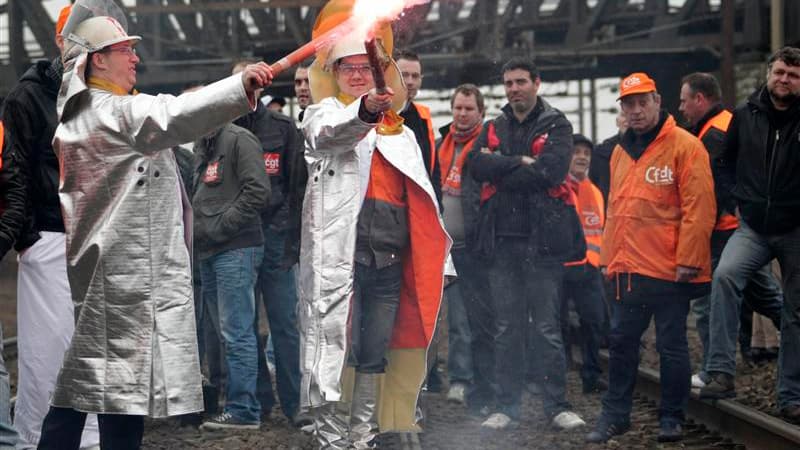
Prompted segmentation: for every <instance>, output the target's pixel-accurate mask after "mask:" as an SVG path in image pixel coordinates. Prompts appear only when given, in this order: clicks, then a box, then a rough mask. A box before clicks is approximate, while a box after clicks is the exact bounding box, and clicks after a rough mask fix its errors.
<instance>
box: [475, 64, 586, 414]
mask: <svg viewBox="0 0 800 450" xmlns="http://www.w3.org/2000/svg"><path fill="white" fill-rule="evenodd" d="M502 72H503V84H504V86H505V92H506V97H507V98H508V104H507V105H505V106H504V107H503V113H502V114H501V115H500V116H499V117H497V118H495V119H493V120H491V121H489V122H488V123H487V124H486V125H485V126H484V129H483V132H482V133H481V135H480V137H478V140H477V142H475V144H474V145H473V149H472V151H471V152H470V155H469V161H468V164H469V172H470V174H471V175H472V177H473V178H474V179H475V180H476V181H478V182H479V183H484V187H483V188H482V192H481V195H480V199H481V202H482V204H481V209H480V214H479V217H478V227H479V228H478V230H477V231H476V233H477V234H478V236H477V237H476V251H478V252H480V253H479V254H481V256H482V257H483V258H485V259H486V260H487V261H489V264H488V266H489V267H488V268H487V270H488V278H489V286H490V289H491V293H492V301H493V302H494V303H493V304H494V309H495V312H496V316H495V320H494V325H495V327H496V328H495V330H496V332H495V338H494V344H495V381H496V384H497V386H498V390H497V393H496V405H495V409H494V410H493V411H491V413H492V414H491V415H490V416H489V417H488V418H487V419H486V420H485V421H484V422H483V424H482V425H481V426H483V427H485V428H490V429H504V428H507V427H508V426H510V425H512V423H513V422H516V421H518V420H520V413H521V411H520V402H521V400H520V399H521V397H522V386H523V382H524V379H525V377H524V375H523V372H524V370H523V369H524V367H525V357H524V356H523V355H524V354H525V352H524V347H525V336H526V333H527V332H528V330H529V329H530V332H531V333H533V345H534V346H535V347H536V348H537V353H536V355H537V357H538V360H537V361H536V363H537V364H538V365H539V366H540V367H542V368H543V369H542V370H541V371H540V376H539V378H538V379H537V380H536V381H537V382H538V383H539V384H541V385H542V386H543V388H544V395H543V402H542V406H543V407H544V413H545V415H546V416H547V417H548V418H549V419H550V421H551V422H552V424H553V426H554V427H557V428H560V429H565V430H569V429H573V428H576V427H579V426H583V425H584V424H585V423H584V421H583V419H581V418H580V416H578V415H577V414H575V413H574V412H572V411H571V406H570V404H569V402H567V399H566V384H567V383H566V372H567V367H566V361H565V359H564V343H563V341H562V340H561V326H560V320H559V312H560V304H561V301H560V298H559V291H560V289H561V282H562V277H563V271H564V268H563V264H564V263H565V262H567V261H574V260H576V259H580V258H582V257H583V254H584V253H585V248H586V245H585V242H584V240H583V233H582V232H581V229H580V223H579V221H578V215H577V213H576V212H575V208H574V206H573V205H572V204H571V203H573V202H572V195H571V192H570V190H569V187H568V186H567V184H566V177H567V172H568V169H569V162H570V157H571V155H572V124H570V122H569V120H567V118H566V117H565V116H564V114H563V113H562V112H561V111H558V110H557V109H555V108H553V107H552V106H550V104H548V103H547V102H546V101H545V100H544V99H542V98H541V97H539V95H538V92H539V86H540V85H541V79H540V78H539V72H538V70H537V69H536V66H535V65H534V64H533V63H532V62H531V61H529V60H527V59H522V58H514V59H511V60H510V61H509V62H507V63H506V64H505V65H504V66H503V70H502ZM529 317H531V318H532V319H533V323H532V324H530V325H529V323H528V318H529ZM531 326H532V328H531ZM492 403H493V402H492V401H491V399H490V400H489V402H488V404H489V405H491V404H492ZM490 407H491V406H490Z"/></svg>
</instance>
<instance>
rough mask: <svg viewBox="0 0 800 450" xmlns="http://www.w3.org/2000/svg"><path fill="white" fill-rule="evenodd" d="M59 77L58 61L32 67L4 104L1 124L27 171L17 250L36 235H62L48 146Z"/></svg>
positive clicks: (52, 157) (54, 164) (55, 122)
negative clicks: (46, 233)
mask: <svg viewBox="0 0 800 450" xmlns="http://www.w3.org/2000/svg"><path fill="white" fill-rule="evenodd" d="M61 73H62V68H61V60H60V59H56V60H54V61H53V62H50V61H39V62H37V63H36V64H34V65H33V66H32V67H31V68H30V69H28V71H27V72H25V74H24V75H23V76H22V78H20V81H19V84H18V85H17V86H16V87H15V88H14V89H13V90H12V91H11V92H10V93H9V94H8V97H6V103H5V105H4V110H3V122H4V124H5V126H6V129H7V130H8V132H9V137H10V139H11V142H12V145H13V147H14V153H15V154H16V155H17V157H18V158H19V159H20V164H22V165H24V166H25V167H26V168H27V171H26V172H27V173H26V174H25V179H24V183H25V184H26V189H27V195H28V201H27V203H26V205H27V206H26V221H25V222H26V223H25V227H24V229H23V231H22V233H21V234H20V237H19V239H18V240H17V244H16V246H15V247H16V248H17V250H24V249H26V248H28V247H30V246H31V245H33V244H34V242H36V241H37V240H38V239H39V232H40V231H55V232H61V233H63V232H64V220H63V219H62V217H61V204H60V202H59V198H58V159H56V155H55V153H54V152H53V146H52V141H53V135H54V134H55V131H56V126H58V115H57V113H56V98H57V97H58V89H59V87H60V86H61Z"/></svg>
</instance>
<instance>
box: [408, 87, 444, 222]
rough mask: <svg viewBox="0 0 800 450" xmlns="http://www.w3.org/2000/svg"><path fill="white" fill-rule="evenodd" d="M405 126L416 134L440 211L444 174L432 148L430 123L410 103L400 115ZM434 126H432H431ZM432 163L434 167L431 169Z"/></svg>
mask: <svg viewBox="0 0 800 450" xmlns="http://www.w3.org/2000/svg"><path fill="white" fill-rule="evenodd" d="M400 117H402V118H403V124H404V125H405V126H407V127H408V128H410V129H411V131H413V132H414V136H416V138H417V143H418V144H419V149H420V151H421V152H422V161H423V162H424V163H425V170H426V171H427V172H428V175H429V177H430V179H431V183H432V184H433V192H434V193H436V200H437V201H438V202H439V210H440V211H441V209H442V206H441V205H442V172H441V168H440V167H439V157H438V154H437V153H436V149H435V148H431V137H430V136H431V135H430V132H432V131H433V130H428V126H429V124H428V121H426V120H425V119H423V118H422V116H421V115H420V114H419V110H417V106H416V104H415V103H414V102H409V104H408V107H407V108H406V109H405V110H404V111H403V112H401V113H400ZM430 125H431V126H432V124H430ZM431 162H432V163H433V167H431Z"/></svg>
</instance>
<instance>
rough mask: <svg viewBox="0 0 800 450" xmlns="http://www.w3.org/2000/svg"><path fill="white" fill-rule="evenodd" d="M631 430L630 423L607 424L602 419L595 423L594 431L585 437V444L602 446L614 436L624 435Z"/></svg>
mask: <svg viewBox="0 0 800 450" xmlns="http://www.w3.org/2000/svg"><path fill="white" fill-rule="evenodd" d="M630 429H631V424H630V422H623V423H609V422H606V421H605V420H603V419H600V420H599V421H598V422H597V426H596V427H595V429H594V431H592V432H591V433H589V434H587V435H586V442H589V443H592V444H602V443H603V442H606V441H607V440H609V439H611V438H612V437H614V436H617V435H620V434H623V433H625V432H626V431H628V430H630Z"/></svg>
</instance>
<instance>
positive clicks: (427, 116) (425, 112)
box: [414, 102, 436, 175]
mask: <svg viewBox="0 0 800 450" xmlns="http://www.w3.org/2000/svg"><path fill="white" fill-rule="evenodd" d="M414 106H416V107H417V112H418V113H419V116H420V117H421V118H422V120H424V121H425V122H427V123H428V140H429V141H430V142H431V146H430V149H431V156H430V158H431V159H430V161H428V162H429V163H430V165H429V166H428V167H430V168H431V169H430V170H431V173H430V175H433V167H434V166H435V164H436V135H434V133H433V119H432V118H431V109H430V108H428V107H427V106H425V105H420V104H419V103H416V102H415V103H414Z"/></svg>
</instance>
